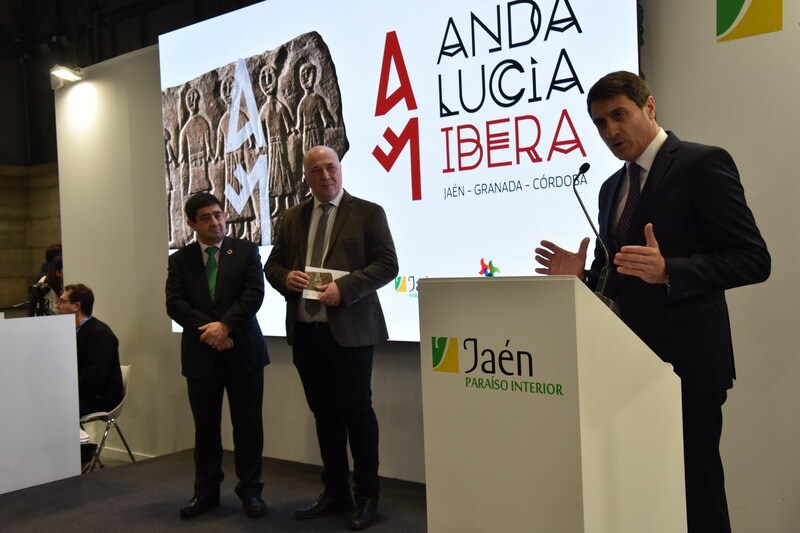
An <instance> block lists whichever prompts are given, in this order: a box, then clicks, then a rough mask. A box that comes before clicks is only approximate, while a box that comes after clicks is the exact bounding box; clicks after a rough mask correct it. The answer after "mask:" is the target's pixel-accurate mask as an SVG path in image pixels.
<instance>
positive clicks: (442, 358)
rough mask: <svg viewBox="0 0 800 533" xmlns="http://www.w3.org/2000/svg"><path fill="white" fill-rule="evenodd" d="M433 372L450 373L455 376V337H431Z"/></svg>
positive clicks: (456, 350) (456, 367)
mask: <svg viewBox="0 0 800 533" xmlns="http://www.w3.org/2000/svg"><path fill="white" fill-rule="evenodd" d="M431 347H432V350H431V351H432V353H433V361H432V362H433V370H434V372H451V373H455V374H457V373H458V371H459V365H458V339H457V338H455V337H431Z"/></svg>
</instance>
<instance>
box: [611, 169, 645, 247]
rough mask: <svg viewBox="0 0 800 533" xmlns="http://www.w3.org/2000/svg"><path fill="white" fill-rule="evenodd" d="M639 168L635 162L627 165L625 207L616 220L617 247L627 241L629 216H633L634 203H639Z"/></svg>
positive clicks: (629, 223)
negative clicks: (627, 184)
mask: <svg viewBox="0 0 800 533" xmlns="http://www.w3.org/2000/svg"><path fill="white" fill-rule="evenodd" d="M641 170H642V167H640V166H639V165H637V164H636V163H631V164H630V165H629V166H628V182H629V186H628V199H627V200H626V201H625V208H624V209H623V210H622V215H620V217H619V222H617V245H618V247H619V248H621V247H622V246H623V245H624V244H625V243H626V242H627V237H628V229H629V228H630V225H631V218H633V212H634V210H635V209H636V205H637V204H638V203H639V196H640V195H641V182H640V177H641V176H640V173H641Z"/></svg>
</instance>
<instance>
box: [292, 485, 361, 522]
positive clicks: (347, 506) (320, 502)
mask: <svg viewBox="0 0 800 533" xmlns="http://www.w3.org/2000/svg"><path fill="white" fill-rule="evenodd" d="M352 510H353V500H351V499H350V496H349V495H348V496H347V497H343V498H334V497H333V496H332V495H331V493H329V492H328V491H327V490H326V491H323V492H322V494H320V495H319V498H317V501H315V502H314V503H312V504H311V505H310V506H308V507H303V508H302V509H298V510H296V511H295V512H294V517H295V518H300V519H305V518H317V517H319V516H324V515H326V514H331V513H338V512H339V511H352Z"/></svg>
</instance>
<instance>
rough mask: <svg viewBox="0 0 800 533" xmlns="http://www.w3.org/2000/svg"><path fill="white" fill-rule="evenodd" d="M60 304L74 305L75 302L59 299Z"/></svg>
mask: <svg viewBox="0 0 800 533" xmlns="http://www.w3.org/2000/svg"><path fill="white" fill-rule="evenodd" d="M58 303H59V304H74V303H75V300H68V299H66V298H59V299H58Z"/></svg>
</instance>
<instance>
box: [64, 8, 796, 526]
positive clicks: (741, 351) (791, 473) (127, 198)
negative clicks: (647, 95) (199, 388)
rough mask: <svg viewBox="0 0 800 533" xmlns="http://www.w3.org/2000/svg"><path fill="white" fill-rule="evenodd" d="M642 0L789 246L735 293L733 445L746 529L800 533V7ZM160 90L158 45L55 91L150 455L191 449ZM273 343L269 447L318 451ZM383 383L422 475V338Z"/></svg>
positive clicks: (677, 108)
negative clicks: (729, 29)
mask: <svg viewBox="0 0 800 533" xmlns="http://www.w3.org/2000/svg"><path fill="white" fill-rule="evenodd" d="M643 3H644V7H645V45H644V48H643V51H642V52H643V55H642V67H643V70H644V71H645V73H646V75H647V78H648V81H649V82H650V84H651V85H652V87H653V89H654V91H655V93H656V102H657V106H658V116H659V122H660V123H661V124H662V125H663V126H664V127H665V128H667V129H672V130H674V131H675V132H676V133H677V134H678V135H679V136H681V137H683V138H685V139H690V140H696V141H701V142H706V143H710V144H718V145H722V146H725V147H726V148H727V149H728V150H729V151H730V152H731V153H732V155H733V156H734V158H735V159H736V161H737V163H738V165H739V167H740V171H741V174H742V181H743V183H744V186H745V189H746V191H747V196H748V200H749V203H750V205H751V207H752V208H753V211H754V212H755V216H756V220H757V221H758V223H759V226H760V227H761V229H762V231H763V233H764V236H765V238H766V240H767V243H768V245H769V246H770V250H771V252H772V254H773V274H772V277H771V278H770V280H769V281H768V282H766V283H764V284H762V285H758V286H753V287H746V288H741V289H736V290H733V291H730V292H729V294H728V299H729V302H730V308H731V320H732V323H733V327H734V342H735V348H736V356H737V370H738V375H739V379H738V381H737V383H736V386H735V388H734V390H733V391H732V392H731V394H730V396H729V400H728V403H727V404H726V407H725V431H724V434H723V441H722V451H723V458H724V460H725V464H726V468H727V480H728V492H729V502H730V508H731V516H732V520H733V526H734V530H736V531H759V532H790V531H794V530H795V529H796V527H797V524H798V523H800V484H799V483H798V482H797V479H798V478H800V464H799V463H800V460H798V455H799V454H798V453H797V451H796V449H797V442H798V441H800V422H798V416H797V406H798V405H800V387H798V386H797V383H800V359H798V358H797V357H796V356H795V350H796V347H797V346H798V340H800V339H798V329H800V328H798V327H797V326H796V324H797V322H798V318H799V316H798V315H800V313H798V310H797V306H796V305H795V302H796V301H797V291H798V288H797V284H794V283H792V281H793V280H792V279H791V278H790V276H791V274H792V273H794V272H796V271H797V270H798V269H799V268H798V267H800V264H798V263H800V255H798V253H797V247H798V244H800V242H798V241H799V239H798V234H797V233H798V232H797V227H798V225H797V222H796V212H797V208H796V204H797V201H798V200H799V199H800V191H798V185H797V184H796V183H795V181H794V180H793V173H792V170H793V168H794V160H795V158H796V155H795V153H794V150H796V147H797V146H798V145H800V142H798V141H800V132H799V131H798V123H800V120H799V119H800V108H798V105H797V103H796V100H795V98H794V96H795V94H794V93H795V91H796V87H798V86H800V72H798V69H797V68H796V66H795V65H796V61H795V60H794V58H793V57H792V55H794V54H795V53H796V50H798V47H799V46H800V34H799V33H798V22H799V21H800V6H798V5H797V3H794V2H785V6H784V10H785V14H784V28H786V29H785V30H784V31H782V32H778V33H773V34H767V35H763V36H758V37H753V38H749V39H743V40H739V41H732V42H728V43H721V44H717V43H716V42H715V38H714V27H715V22H714V21H715V13H714V9H715V8H714V5H713V3H712V2H706V3H696V2H691V1H690V0H674V1H673V2H657V1H654V0H645V1H644V2H643ZM586 81H587V83H591V81H592V80H586ZM159 86H160V84H159V80H158V60H157V52H156V50H155V48H150V49H146V50H144V51H142V52H140V53H135V54H132V55H129V56H125V57H123V58H119V59H118V60H112V61H109V62H106V63H102V64H99V65H96V66H94V67H90V68H88V69H87V82H85V83H81V84H79V85H75V86H73V87H70V88H67V89H64V90H61V91H58V92H57V93H56V105H57V123H58V148H59V169H60V178H61V212H62V230H63V235H64V239H63V241H64V245H65V262H66V264H68V265H69V269H68V270H67V281H68V282H76V281H82V282H85V283H87V284H89V285H91V286H92V287H93V288H94V289H95V290H96V292H97V295H98V303H97V310H96V314H97V316H99V317H100V318H102V319H103V320H106V321H107V322H109V323H110V324H111V326H112V327H113V328H114V329H115V331H116V332H117V334H118V335H119V337H120V340H121V342H122V352H123V356H122V357H123V360H124V361H125V362H128V363H133V365H134V368H133V373H132V378H131V396H130V402H129V404H128V406H127V407H126V412H125V414H124V415H123V418H122V424H123V427H124V428H125V430H126V435H127V436H128V437H129V441H130V442H131V445H132V446H133V448H134V450H135V451H136V452H137V453H140V454H143V455H160V454H164V453H169V452H172V451H175V450H180V449H184V448H188V447H191V445H192V423H191V417H190V414H189V408H188V404H187V401H186V394H185V390H184V382H183V380H182V378H181V377H180V369H179V362H178V336H177V335H175V334H172V333H170V329H169V320H168V318H167V316H166V313H165V311H164V302H163V299H164V295H163V284H164V279H165V275H166V261H167V259H166V252H167V250H166V242H167V235H166V201H165V198H164V193H163V186H164V177H163V154H162V148H161V125H160V111H159V109H160V104H159ZM92 92H95V94H94V95H92V94H89V93H92ZM80 93H85V94H83V95H81V94H80ZM79 97H80V98H82V99H83V104H82V105H84V106H85V107H86V110H85V111H84V112H83V113H82V114H81V115H79V116H75V115H74V111H73V109H74V108H75V106H74V105H73V104H74V103H78V102H71V100H72V99H73V98H75V99H78V98H79ZM100 107H102V108H100ZM533 245H534V243H530V247H531V250H532V248H533ZM531 255H533V253H532V252H531ZM401 259H402V258H401ZM268 345H269V348H270V354H271V357H272V359H273V361H274V362H273V364H272V365H270V366H269V367H268V368H267V371H266V376H267V388H266V394H265V396H266V397H265V402H264V417H265V423H266V443H267V444H266V450H265V454H266V455H268V456H272V457H278V458H282V459H290V460H295V461H301V462H308V463H317V464H318V463H319V458H318V453H317V449H316V441H315V438H314V434H313V420H312V418H311V417H310V415H309V414H308V412H307V409H306V406H305V401H304V399H303V397H302V392H301V389H300V385H299V381H298V379H297V377H296V375H295V372H294V370H293V368H292V366H291V357H290V353H289V351H288V350H287V347H286V346H285V344H284V341H283V339H273V338H269V339H268ZM374 390H375V404H376V409H377V411H378V416H379V419H380V420H381V428H382V434H381V455H382V463H381V474H382V475H385V476H389V477H397V478H402V479H408V480H414V481H422V480H423V479H424V463H423V454H422V420H421V399H420V384H419V364H418V349H417V345H416V344H413V343H391V344H387V345H385V346H382V347H379V349H378V354H377V358H376V369H375V378H374ZM226 439H227V441H226V443H227V445H228V446H230V444H231V443H230V439H229V437H227V436H226ZM187 479H188V478H187ZM187 490H188V487H187Z"/></svg>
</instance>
